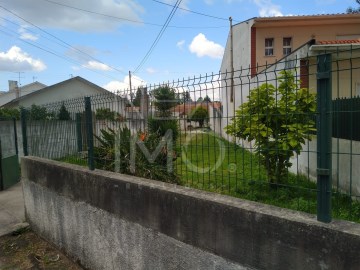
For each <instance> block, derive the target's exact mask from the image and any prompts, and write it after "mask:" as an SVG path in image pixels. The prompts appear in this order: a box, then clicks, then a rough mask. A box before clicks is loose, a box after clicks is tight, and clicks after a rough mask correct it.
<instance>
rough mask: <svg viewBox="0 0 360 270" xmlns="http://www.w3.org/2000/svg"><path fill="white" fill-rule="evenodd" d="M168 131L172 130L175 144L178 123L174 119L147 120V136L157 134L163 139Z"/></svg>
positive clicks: (178, 132)
mask: <svg viewBox="0 0 360 270" xmlns="http://www.w3.org/2000/svg"><path fill="white" fill-rule="evenodd" d="M169 129H171V130H172V136H173V141H174V142H176V140H177V138H178V137H179V134H180V127H179V123H178V121H177V120H176V119H161V118H160V119H158V118H149V119H148V132H149V134H158V135H159V136H160V137H163V136H165V133H166V132H167V131H168V130H169Z"/></svg>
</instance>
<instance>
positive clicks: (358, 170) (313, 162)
mask: <svg viewBox="0 0 360 270" xmlns="http://www.w3.org/2000/svg"><path fill="white" fill-rule="evenodd" d="M332 152H333V155H332V184H333V187H334V188H339V189H340V191H342V192H345V193H346V194H351V195H352V196H360V166H359V164H360V142H358V141H350V140H343V139H337V138H332ZM291 162H292V163H293V166H292V168H291V169H290V171H291V172H293V173H301V174H304V175H309V176H310V178H311V179H312V180H314V181H316V177H317V173H316V169H317V138H316V136H315V137H314V138H313V139H312V140H311V141H310V142H306V144H305V145H304V147H303V150H302V152H301V154H300V155H297V156H296V157H295V158H293V159H292V160H291Z"/></svg>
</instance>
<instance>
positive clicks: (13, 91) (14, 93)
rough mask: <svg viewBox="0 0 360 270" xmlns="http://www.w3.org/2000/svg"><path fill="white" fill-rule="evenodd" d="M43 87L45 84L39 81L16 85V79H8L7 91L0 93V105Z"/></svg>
mask: <svg viewBox="0 0 360 270" xmlns="http://www.w3.org/2000/svg"><path fill="white" fill-rule="evenodd" d="M45 87H46V85H45V84H42V83H40V82H33V83H30V84H26V85H24V86H21V87H18V83H17V81H9V91H7V92H1V93H0V107H1V106H3V105H4V104H6V103H9V102H11V101H13V100H14V99H17V98H19V97H22V96H25V95H28V94H31V93H33V92H35V91H37V90H40V89H42V88H45Z"/></svg>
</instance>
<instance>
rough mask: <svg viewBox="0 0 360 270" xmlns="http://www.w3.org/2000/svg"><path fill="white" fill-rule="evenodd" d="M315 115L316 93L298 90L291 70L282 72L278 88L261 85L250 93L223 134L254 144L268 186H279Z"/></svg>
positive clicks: (311, 125)
mask: <svg viewBox="0 0 360 270" xmlns="http://www.w3.org/2000/svg"><path fill="white" fill-rule="evenodd" d="M315 112H316V96H315V94H312V93H310V92H309V90H308V89H306V88H299V86H298V85H297V82H296V81H295V78H294V74H293V73H292V72H291V71H282V72H281V77H280V78H279V84H278V88H276V87H275V86H273V85H271V84H268V83H264V84H262V85H261V86H259V87H257V88H255V89H253V90H251V91H250V95H249V96H248V102H245V103H243V104H242V105H240V107H239V109H238V110H237V111H236V115H235V118H234V119H233V121H232V123H231V124H230V125H228V126H227V127H226V132H227V133H228V134H231V135H233V136H235V137H238V138H241V139H245V140H247V141H255V147H256V151H257V153H258V154H259V155H260V157H261V159H262V162H263V163H264V165H265V167H266V170H267V173H268V178H269V181H270V183H281V182H283V181H285V179H286V175H287V172H288V168H289V167H290V166H291V165H292V163H291V162H290V158H291V157H292V156H294V154H295V153H297V154H300V151H301V150H302V145H303V144H304V143H305V140H306V139H309V140H310V139H311V137H310V135H309V134H310V132H311V131H314V130H315V128H314V126H315V123H314V121H313V115H314V114H315Z"/></svg>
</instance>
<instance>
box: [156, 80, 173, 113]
mask: <svg viewBox="0 0 360 270" xmlns="http://www.w3.org/2000/svg"><path fill="white" fill-rule="evenodd" d="M153 95H154V97H155V102H154V105H155V107H156V108H157V110H158V112H159V114H160V116H169V115H170V114H171V110H170V109H171V108H173V107H174V106H175V105H176V104H177V100H176V93H175V90H174V89H172V88H170V87H169V86H162V87H159V88H156V89H155V90H154V91H153Z"/></svg>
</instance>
